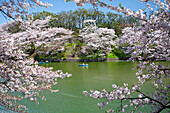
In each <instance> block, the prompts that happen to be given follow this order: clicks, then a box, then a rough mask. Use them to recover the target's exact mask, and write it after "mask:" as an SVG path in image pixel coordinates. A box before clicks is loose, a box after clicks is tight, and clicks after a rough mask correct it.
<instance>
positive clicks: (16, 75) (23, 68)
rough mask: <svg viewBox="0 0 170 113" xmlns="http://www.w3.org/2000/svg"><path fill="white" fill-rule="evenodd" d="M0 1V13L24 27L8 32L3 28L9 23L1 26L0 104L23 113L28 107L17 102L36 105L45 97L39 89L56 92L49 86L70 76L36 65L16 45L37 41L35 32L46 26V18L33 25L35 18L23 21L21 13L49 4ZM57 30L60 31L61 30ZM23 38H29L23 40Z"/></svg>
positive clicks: (28, 1)
mask: <svg viewBox="0 0 170 113" xmlns="http://www.w3.org/2000/svg"><path fill="white" fill-rule="evenodd" d="M0 3H1V6H0V12H1V13H3V14H4V16H5V17H9V18H12V19H14V22H19V23H21V29H22V30H24V32H23V33H21V32H20V33H18V34H11V33H8V32H4V30H3V28H8V26H9V24H6V26H5V25H4V26H3V28H1V33H0V34H1V35H0V62H1V63H0V105H1V106H4V107H5V108H6V109H8V110H12V111H17V112H25V110H26V109H27V108H26V106H24V105H22V104H21V103H20V100H22V99H29V100H30V101H33V102H36V103H37V104H39V101H40V100H46V98H45V96H43V95H40V94H39V92H40V91H43V90H49V91H51V92H57V91H59V90H58V89H55V90H53V89H51V87H52V85H55V84H57V79H58V78H61V79H63V78H65V77H70V76H72V75H71V74H69V73H63V72H62V71H61V70H58V71H52V68H45V67H42V66H38V62H37V61H34V59H32V58H29V56H28V55H27V54H24V53H23V51H22V50H21V48H20V46H18V45H20V44H21V45H22V44H23V43H24V44H28V43H30V42H31V41H32V40H33V39H34V41H36V40H35V38H36V36H35V34H38V33H37V32H38V31H39V32H40V31H41V32H40V33H42V32H43V31H42V30H43V29H41V28H42V27H45V24H44V23H45V21H46V20H44V21H41V23H39V24H38V26H37V27H33V26H36V25H37V23H38V22H37V21H35V22H34V23H30V22H31V21H22V20H21V16H22V15H26V14H27V13H28V12H27V11H28V10H29V7H34V6H38V7H39V6H45V7H48V6H52V5H51V4H48V3H43V2H41V1H38V0H17V1H15V0H9V1H8V0H1V1H0ZM15 17H17V19H16V18H15ZM47 20H48V19H47ZM36 22H37V23H36ZM9 29H10V28H9ZM56 31H57V30H55V29H48V30H46V32H45V31H44V32H43V34H41V38H43V36H44V35H47V34H49V33H50V32H53V33H54V32H56ZM60 31H63V29H61V30H60ZM65 32H67V31H65ZM34 33H35V34H34ZM42 35H43V36H42ZM51 35H52V34H51ZM26 37H27V38H28V39H25V38H26ZM43 40H44V39H43Z"/></svg>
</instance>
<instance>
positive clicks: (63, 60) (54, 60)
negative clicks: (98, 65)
mask: <svg viewBox="0 0 170 113" xmlns="http://www.w3.org/2000/svg"><path fill="white" fill-rule="evenodd" d="M117 60H120V59H119V58H96V59H37V61H38V62H45V61H48V62H106V61H117ZM126 60H127V59H126Z"/></svg>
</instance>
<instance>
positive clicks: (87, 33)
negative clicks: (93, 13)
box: [79, 20, 116, 54]
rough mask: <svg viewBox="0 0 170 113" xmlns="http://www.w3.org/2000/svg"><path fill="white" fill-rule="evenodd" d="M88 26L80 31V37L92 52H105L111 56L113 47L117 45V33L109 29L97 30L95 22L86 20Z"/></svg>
mask: <svg viewBox="0 0 170 113" xmlns="http://www.w3.org/2000/svg"><path fill="white" fill-rule="evenodd" d="M85 23H86V24H88V25H86V26H85V27H84V28H83V29H82V30H80V35H79V36H80V37H81V38H82V41H83V42H84V43H87V46H88V47H89V48H90V49H92V50H103V52H104V53H106V54H109V53H110V52H111V50H112V45H114V44H115V41H114V40H115V38H116V35H115V31H114V30H113V29H107V28H97V27H96V26H95V24H94V23H95V21H94V20H88V21H87V20H85Z"/></svg>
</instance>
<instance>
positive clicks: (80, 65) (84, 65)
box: [79, 64, 89, 66]
mask: <svg viewBox="0 0 170 113" xmlns="http://www.w3.org/2000/svg"><path fill="white" fill-rule="evenodd" d="M79 66H89V65H88V64H79Z"/></svg>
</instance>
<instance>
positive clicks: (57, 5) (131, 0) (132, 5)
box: [0, 0, 145, 24]
mask: <svg viewBox="0 0 170 113" xmlns="http://www.w3.org/2000/svg"><path fill="white" fill-rule="evenodd" d="M42 1H43V2H49V3H52V4H53V7H49V8H44V7H39V8H36V9H30V10H29V13H31V12H41V11H43V10H45V11H49V12H53V13H57V12H61V11H69V10H76V9H78V8H86V9H90V8H93V7H92V5H90V4H85V5H84V6H83V7H79V6H76V3H74V2H67V3H65V2H64V0H42ZM105 2H106V3H108V4H112V5H115V6H118V5H119V3H121V4H122V6H125V7H126V8H129V9H132V10H135V11H136V10H138V9H143V8H145V4H144V3H140V2H139V1H138V0H113V1H112V2H110V1H109V0H105ZM99 10H101V11H103V12H106V13H107V12H109V11H111V12H114V13H116V12H115V11H112V10H109V9H107V8H99ZM5 22H6V19H5V18H4V17H3V15H2V14H1V13H0V24H3V23H5Z"/></svg>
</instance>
